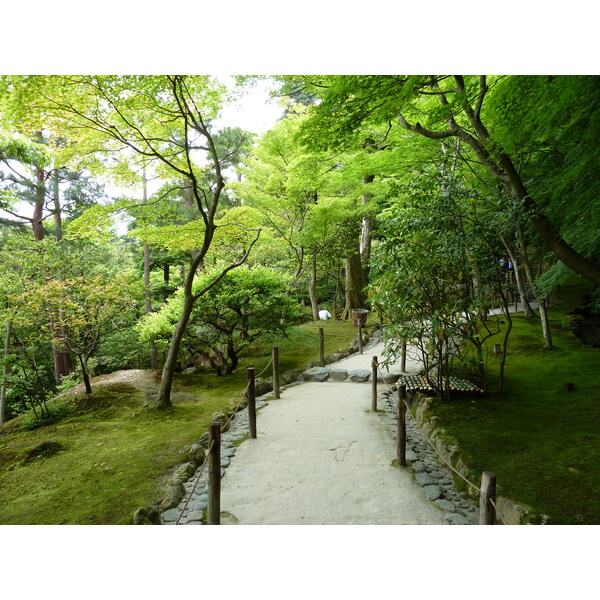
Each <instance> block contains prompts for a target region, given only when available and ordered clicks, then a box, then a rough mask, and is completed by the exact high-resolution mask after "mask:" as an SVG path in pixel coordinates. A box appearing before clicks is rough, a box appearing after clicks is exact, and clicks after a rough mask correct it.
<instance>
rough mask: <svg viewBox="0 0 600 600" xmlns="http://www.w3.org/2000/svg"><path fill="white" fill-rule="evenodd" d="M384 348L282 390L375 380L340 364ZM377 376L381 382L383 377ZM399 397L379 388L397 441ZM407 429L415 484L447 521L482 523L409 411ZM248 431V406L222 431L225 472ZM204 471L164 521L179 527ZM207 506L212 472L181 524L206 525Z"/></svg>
mask: <svg viewBox="0 0 600 600" xmlns="http://www.w3.org/2000/svg"><path fill="white" fill-rule="evenodd" d="M382 349H383V345H382V343H381V342H379V341H378V340H377V339H373V340H371V341H370V342H369V343H368V344H367V345H366V346H365V348H364V349H363V354H362V355H360V354H358V353H356V354H354V355H351V356H350V357H348V358H346V359H343V360H342V361H339V362H338V363H335V364H332V365H330V367H329V368H328V367H323V368H319V367H314V368H312V369H308V370H307V371H305V372H304V375H303V376H301V378H300V379H299V381H297V382H294V383H291V384H289V385H285V386H282V387H281V390H282V391H284V390H285V389H288V388H290V387H293V386H298V385H301V384H302V383H304V381H311V380H312V381H325V380H326V379H329V381H330V382H331V381H338V382H344V384H345V385H350V383H354V382H358V383H365V382H367V381H369V379H370V376H371V371H370V370H367V369H354V370H353V369H350V370H346V369H341V368H339V366H340V364H341V363H345V362H350V363H351V364H357V362H362V363H363V364H364V363H368V364H370V361H371V359H372V356H373V355H374V354H375V352H374V351H379V352H380V353H381V351H382ZM408 358H409V359H410V352H409V353H408ZM418 367H419V365H418V361H417V360H415V358H414V355H413V358H412V360H408V361H407V372H411V371H412V372H415V371H417V370H418ZM344 374H345V375H344ZM315 375H316V377H315ZM398 376H399V372H394V371H389V370H388V372H387V373H386V374H385V382H386V383H387V384H391V383H393V382H395V381H396V380H397V379H398ZM378 379H379V380H380V381H381V377H380V376H379V377H378ZM340 385H341V383H340ZM382 387H383V388H384V389H381V388H382ZM369 391H370V390H369ZM369 398H370V395H369ZM396 398H397V395H396V393H395V392H394V391H393V390H392V389H391V388H388V387H387V386H379V391H378V408H379V409H383V410H384V411H385V416H386V421H387V425H388V427H389V430H390V434H391V436H392V437H393V439H394V441H395V440H396V439H397V416H396V402H397V400H396ZM271 399H273V393H272V392H270V393H268V394H264V395H263V396H260V397H258V398H257V399H256V408H257V411H260V409H261V408H263V407H264V406H266V405H267V401H268V400H271ZM284 400H285V396H284V395H282V399H281V400H276V401H275V402H282V401H284ZM366 408H367V407H366V406H365V409H366ZM257 423H260V412H257ZM406 433H407V449H406V458H407V461H408V463H409V465H410V466H409V467H408V469H411V470H412V471H413V472H414V474H415V479H416V482H417V483H418V484H420V485H421V486H422V487H423V489H424V491H425V494H426V496H427V498H429V500H430V501H431V502H432V503H433V504H435V505H436V506H437V507H438V508H439V509H440V510H441V511H442V514H443V517H444V519H445V521H446V522H447V523H448V524H452V525H472V524H476V523H477V521H478V510H477V508H476V507H475V505H474V504H473V503H472V501H471V500H470V499H469V498H468V497H467V496H466V495H465V494H464V493H463V492H457V490H456V488H455V487H454V483H453V480H452V476H451V475H450V472H449V471H448V470H447V469H446V468H445V467H444V466H442V465H441V464H440V463H439V462H438V460H437V455H436V453H435V452H434V450H433V449H432V448H431V446H430V445H429V444H428V443H427V441H426V440H425V439H424V438H423V436H422V434H421V432H420V429H419V427H418V426H417V424H416V422H415V421H414V419H412V418H411V417H410V416H409V415H407V419H406ZM247 435H248V409H247V408H244V409H242V410H240V411H238V412H237V413H236V415H235V416H234V417H233V419H232V420H231V422H230V427H229V429H228V430H227V431H226V432H224V433H222V435H221V476H224V475H225V472H226V469H227V467H228V466H229V464H230V462H231V459H232V457H233V456H234V454H235V452H236V446H235V445H234V443H235V442H236V441H239V440H242V439H244V438H245V437H247ZM394 458H395V457H394V456H390V457H389V459H390V462H391V461H392V460H393V459H394ZM200 469H201V467H199V468H198V470H197V471H196V473H195V474H194V475H193V476H192V477H191V478H190V479H189V480H188V481H187V482H186V483H185V484H184V487H185V489H186V495H185V497H184V498H183V500H182V501H181V502H180V504H179V505H178V506H177V507H175V508H171V509H168V510H166V511H164V512H163V514H162V516H163V522H164V524H165V525H175V523H176V521H177V519H178V518H179V515H180V514H181V512H182V510H183V509H184V507H185V504H186V502H187V500H188V498H189V493H190V491H191V490H192V488H193V486H194V483H195V481H196V477H197V476H198V475H197V474H198V473H199V471H200ZM207 507H208V472H205V473H203V475H202V477H201V478H200V480H199V482H198V485H197V486H196V489H195V490H194V493H193V497H192V499H191V500H190V501H189V504H188V507H187V509H185V511H184V512H183V515H182V518H181V520H180V522H179V523H180V524H182V525H202V524H203V521H204V518H205V511H206V508H207ZM235 522H236V519H235V518H232V517H228V516H227V515H223V517H222V523H224V524H225V523H231V524H232V523H235Z"/></svg>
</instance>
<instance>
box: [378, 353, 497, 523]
mask: <svg viewBox="0 0 600 600" xmlns="http://www.w3.org/2000/svg"><path fill="white" fill-rule="evenodd" d="M377 371H378V372H379V375H380V376H381V380H382V381H383V383H384V384H385V385H386V386H387V388H388V389H389V390H390V391H392V392H393V391H394V388H393V387H391V386H390V385H389V384H388V383H387V382H386V381H385V377H384V376H383V373H382V372H381V370H380V369H379V363H377ZM403 402H404V406H405V407H406V412H407V413H408V414H409V415H410V418H411V419H412V420H413V422H414V424H415V425H416V426H417V429H418V430H419V431H420V432H421V435H422V436H423V437H424V438H425V440H426V442H427V443H428V444H429V445H430V446H431V448H432V449H433V450H434V452H435V453H436V454H437V455H438V457H439V458H440V459H441V460H442V462H444V463H445V464H446V465H447V466H448V467H449V468H450V469H451V470H452V471H454V473H456V474H457V475H458V476H459V477H460V478H461V479H462V480H463V481H464V482H465V483H467V484H468V485H470V486H471V487H472V488H473V489H474V490H476V491H477V493H478V494H480V493H481V490H480V489H479V487H478V486H476V485H475V484H474V483H472V482H471V481H469V480H468V479H467V478H466V477H465V476H464V475H463V474H462V473H459V472H458V471H457V470H456V469H455V468H454V467H453V466H452V465H451V464H450V463H449V462H448V461H447V460H446V459H445V458H444V457H443V456H442V455H441V454H440V453H439V452H438V449H437V448H436V447H435V446H434V445H433V443H432V442H431V440H430V439H429V437H428V436H427V434H426V433H425V432H424V431H423V430H422V429H421V427H420V425H419V423H418V422H417V420H416V419H415V417H414V416H413V414H412V412H411V411H410V408H409V406H408V404H407V403H406V400H403ZM490 502H491V504H492V506H493V507H494V510H495V511H496V514H497V515H498V517H499V518H500V520H501V521H502V523H503V524H504V525H507V524H508V523H507V522H506V520H505V519H504V517H503V516H502V513H501V512H500V511H499V510H498V507H497V506H496V503H495V502H494V501H493V500H492V499H491V498H490Z"/></svg>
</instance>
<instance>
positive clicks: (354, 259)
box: [342, 251, 365, 319]
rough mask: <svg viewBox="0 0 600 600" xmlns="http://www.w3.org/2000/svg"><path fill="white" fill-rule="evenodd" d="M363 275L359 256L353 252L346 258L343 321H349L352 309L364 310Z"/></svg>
mask: <svg viewBox="0 0 600 600" xmlns="http://www.w3.org/2000/svg"><path fill="white" fill-rule="evenodd" d="M363 287H364V286H363V273H362V264H361V262H360V254H359V252H358V251H356V252H354V253H353V254H351V255H350V256H348V257H347V258H346V307H345V308H344V314H343V316H342V318H343V319H349V318H350V316H351V314H352V309H353V308H364V307H365V299H364V295H363Z"/></svg>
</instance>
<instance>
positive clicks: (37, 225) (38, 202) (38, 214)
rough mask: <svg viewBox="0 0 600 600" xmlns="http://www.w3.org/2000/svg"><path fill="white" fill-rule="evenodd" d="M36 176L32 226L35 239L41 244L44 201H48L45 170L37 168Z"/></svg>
mask: <svg viewBox="0 0 600 600" xmlns="http://www.w3.org/2000/svg"><path fill="white" fill-rule="evenodd" d="M35 175H36V185H35V204H34V207H33V217H32V219H31V225H32V227H33V237H34V238H35V239H36V240H37V241H38V242H39V241H41V240H43V239H44V226H43V225H42V218H43V216H44V201H45V199H46V191H45V187H44V169H42V168H41V167H36V168H35Z"/></svg>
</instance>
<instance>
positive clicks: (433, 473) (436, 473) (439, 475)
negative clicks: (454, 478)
mask: <svg viewBox="0 0 600 600" xmlns="http://www.w3.org/2000/svg"><path fill="white" fill-rule="evenodd" d="M429 475H430V476H431V477H433V478H434V479H443V478H444V474H443V473H440V472H439V471H431V473H429Z"/></svg>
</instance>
